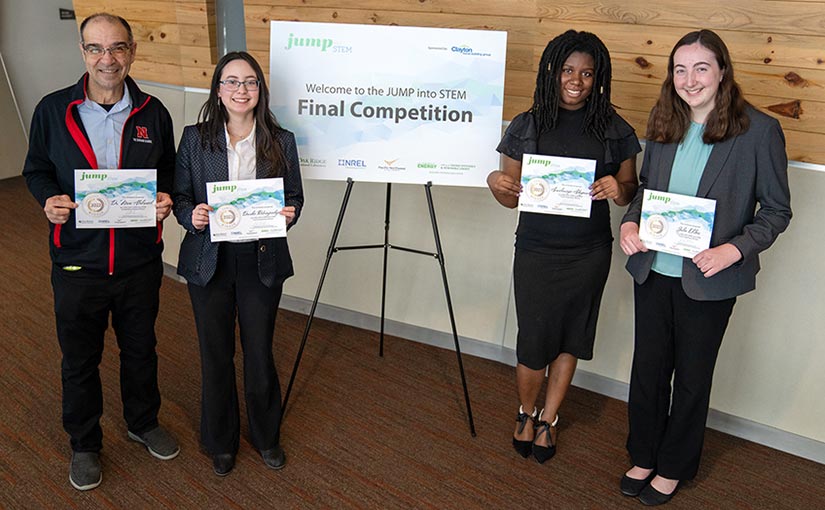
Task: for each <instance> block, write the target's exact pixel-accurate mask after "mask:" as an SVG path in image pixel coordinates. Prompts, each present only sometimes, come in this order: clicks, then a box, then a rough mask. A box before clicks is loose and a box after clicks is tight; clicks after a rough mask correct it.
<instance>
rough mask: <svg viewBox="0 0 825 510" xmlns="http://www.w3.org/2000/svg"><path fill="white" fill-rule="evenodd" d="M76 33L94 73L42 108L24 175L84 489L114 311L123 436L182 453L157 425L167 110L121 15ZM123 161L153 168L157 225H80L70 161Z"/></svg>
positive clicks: (90, 481)
mask: <svg viewBox="0 0 825 510" xmlns="http://www.w3.org/2000/svg"><path fill="white" fill-rule="evenodd" d="M80 39H81V42H80V50H81V52H82V54H83V60H84V62H85V64H86V71H87V72H86V73H85V74H84V75H83V76H82V77H81V78H80V80H79V81H78V82H77V83H76V84H75V85H72V86H71V87H68V88H65V89H63V90H59V91H57V92H54V93H52V94H49V95H47V96H46V97H44V98H43V99H42V100H41V101H40V103H39V104H38V105H37V108H36V109H35V112H34V116H33V118H32V125H31V130H30V136H29V152H28V155H27V157H26V162H25V165H24V168H23V175H24V176H25V177H26V183H27V184H28V187H29V190H30V191H31V193H32V195H34V197H35V198H36V199H37V200H38V201H39V202H40V204H41V205H42V206H43V210H44V211H45V213H46V217H47V218H48V220H49V222H50V224H49V227H50V235H49V240H50V254H51V258H52V275H51V281H52V288H53V290H54V309H55V316H56V324H57V338H58V341H59V343H60V349H61V351H62V354H63V359H62V363H61V379H62V385H63V428H64V429H65V430H66V432H67V433H68V434H69V436H70V442H71V448H72V459H71V463H70V469H69V481H70V482H71V484H72V486H73V487H74V488H76V489H78V490H89V489H93V488H95V487H97V486H98V485H100V482H101V481H102V472H101V466H100V456H99V453H100V450H101V448H102V446H103V444H102V440H103V431H102V429H101V427H100V417H101V415H102V414H103V393H102V388H101V381H100V373H99V370H98V365H99V364H100V360H101V356H102V353H103V338H104V333H105V331H106V329H107V327H108V322H109V316H110V314H111V322H112V327H113V329H114V331H115V335H116V337H117V343H118V347H119V348H120V390H121V398H122V401H123V416H124V418H125V420H126V425H127V427H128V429H127V434H128V437H129V438H130V439H132V440H134V441H137V442H139V443H142V444H143V445H145V447H146V448H147V450H148V451H149V453H151V454H152V455H153V456H154V457H157V458H159V459H163V460H169V459H172V458H174V457H175V456H177V454H178V452H179V451H180V449H179V447H178V444H177V442H176V441H175V440H174V439H173V438H172V436H170V435H169V433H168V432H167V431H166V430H165V429H163V428H162V427H160V426H159V425H158V418H157V417H158V410H159V409H160V393H159V392H158V384H157V354H156V352H155V345H156V343H157V340H156V337H155V319H156V318H157V314H158V303H159V290H160V284H161V279H162V277H163V262H162V260H161V251H162V250H163V243H162V241H161V227H162V222H163V220H164V218H166V216H168V215H169V212H170V210H171V206H172V200H171V198H170V196H169V192H170V190H171V188H172V178H173V175H174V168H175V147H174V135H173V131H172V119H171V117H170V116H169V112H168V111H167V110H166V108H165V107H164V106H163V105H162V104H161V102H160V101H159V100H158V99H157V98H155V97H152V96H149V95H147V94H145V93H144V92H142V91H141V90H140V89H139V88H138V87H137V85H136V84H135V82H134V81H133V80H132V79H131V78H130V77H129V76H128V75H129V68H130V66H131V64H132V62H134V60H135V50H136V49H137V44H136V43H135V41H134V38H133V36H132V30H131V28H130V27H129V24H128V23H127V22H126V20H124V19H123V18H121V17H119V16H113V15H111V14H107V13H99V14H94V15H92V16H89V17H88V18H86V19H85V20H84V21H83V23H82V24H81V25H80ZM121 168H135V169H156V170H157V201H156V204H157V205H156V216H157V226H155V227H150V228H121V229H114V228H110V229H106V228H100V229H77V228H76V226H75V217H74V210H75V209H76V208H77V206H78V205H77V204H76V203H75V202H74V199H75V189H74V170H76V169H121Z"/></svg>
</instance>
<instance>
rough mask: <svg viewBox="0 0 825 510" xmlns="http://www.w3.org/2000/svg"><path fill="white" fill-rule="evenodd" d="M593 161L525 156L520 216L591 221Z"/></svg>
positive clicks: (594, 169)
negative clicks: (585, 219)
mask: <svg viewBox="0 0 825 510" xmlns="http://www.w3.org/2000/svg"><path fill="white" fill-rule="evenodd" d="M595 177H596V160H593V159H577V158H564V157H561V156H538V155H536V154H525V155H524V159H523V160H522V163H521V189H522V191H521V195H519V200H518V209H519V211H522V212H534V213H543V214H558V215H561V216H577V217H581V218H589V217H590V206H591V205H592V204H593V201H592V199H591V198H590V186H591V185H592V184H593V179H594V178H595Z"/></svg>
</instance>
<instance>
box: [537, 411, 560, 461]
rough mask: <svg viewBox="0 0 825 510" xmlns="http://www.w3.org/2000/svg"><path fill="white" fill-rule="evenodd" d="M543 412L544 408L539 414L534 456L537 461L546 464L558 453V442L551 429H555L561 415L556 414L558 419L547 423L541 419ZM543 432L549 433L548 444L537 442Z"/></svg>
mask: <svg viewBox="0 0 825 510" xmlns="http://www.w3.org/2000/svg"><path fill="white" fill-rule="evenodd" d="M543 414H544V409H542V410H541V413H540V414H539V419H538V422H537V423H536V438H535V439H533V458H535V459H536V462H538V463H539V464H544V463H545V462H547V461H548V460H550V459H552V458H553V455H555V454H556V442H555V440H554V439H553V435H552V434H551V433H550V431H551V429H552V430H555V429H556V425H557V424H558V423H559V415H556V419H555V420H553V423H547V422H546V421H544V420H542V419H541V416H542V415H543ZM542 434H547V446H539V445H537V444H536V439H538V438H539V436H541V435H542Z"/></svg>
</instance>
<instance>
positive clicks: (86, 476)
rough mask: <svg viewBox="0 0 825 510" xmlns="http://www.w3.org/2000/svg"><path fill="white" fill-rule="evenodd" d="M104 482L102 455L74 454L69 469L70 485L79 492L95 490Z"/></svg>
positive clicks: (89, 453)
mask: <svg viewBox="0 0 825 510" xmlns="http://www.w3.org/2000/svg"><path fill="white" fill-rule="evenodd" d="M102 481H103V473H102V472H101V470H100V454H98V453H97V452H72V462H71V465H70V467H69V483H71V484H72V487H74V488H75V489H77V490H79V491H88V490H91V489H94V488H95V487H97V486H98V485H100V482H102Z"/></svg>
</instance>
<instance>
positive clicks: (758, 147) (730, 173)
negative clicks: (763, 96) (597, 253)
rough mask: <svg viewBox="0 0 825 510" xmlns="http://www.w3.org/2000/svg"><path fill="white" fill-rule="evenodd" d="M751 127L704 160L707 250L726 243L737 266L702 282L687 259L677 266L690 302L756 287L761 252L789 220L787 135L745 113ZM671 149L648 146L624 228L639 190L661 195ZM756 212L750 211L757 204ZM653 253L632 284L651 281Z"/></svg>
mask: <svg viewBox="0 0 825 510" xmlns="http://www.w3.org/2000/svg"><path fill="white" fill-rule="evenodd" d="M747 114H748V116H749V117H750V120H751V124H750V128H749V129H748V131H747V132H745V133H744V134H741V135H739V136H737V137H735V138H732V139H729V140H726V141H724V142H721V143H717V144H715V145H714V146H713V150H712V151H711V153H710V158H709V159H708V162H707V165H706V166H705V170H704V172H703V173H702V178H701V180H700V181H699V189H698V191H697V193H696V196H697V197H703V198H712V199H715V200H716V216H715V219H714V225H713V233H712V235H711V239H710V246H711V247H714V246H719V245H721V244H724V243H731V244H733V245H734V246H736V248H738V249H739V251H740V252H741V253H742V259H741V260H739V262H737V263H735V264H734V265H732V266H731V267H729V268H727V269H725V270H724V271H721V272H719V273H717V274H716V275H714V276H712V277H710V278H705V277H704V275H703V274H702V272H701V271H700V270H699V268H698V267H696V264H694V263H693V262H692V261H691V260H690V259H689V258H685V259H684V260H683V262H682V288H683V289H684V290H685V293H686V294H687V295H688V296H689V297H690V298H692V299H696V300H700V301H718V300H722V299H728V298H732V297H735V296H738V295H740V294H744V293H746V292H749V291H751V290H753V289H754V288H756V273H758V272H759V269H760V266H759V252H761V251H763V250H765V249H767V248H768V247H769V246H770V245H771V244H773V242H774V241H775V240H776V238H777V237H778V236H779V234H780V233H782V232H783V231H784V230H785V229H786V228H787V227H788V223H790V221H791V194H790V190H789V188H788V157H787V155H786V153H785V136H784V134H783V133H782V128H781V127H780V126H779V122H777V121H776V119H773V118H771V117H769V116H768V115H765V114H763V113H761V112H759V111H757V110H755V109H753V108H751V107H748V110H747ZM677 146H678V144H677V143H669V144H662V143H656V142H647V146H646V147H645V154H644V160H643V162H642V170H641V174H640V175H639V180H640V185H639V190H638V192H637V193H636V196H635V197H634V199H633V201H632V202H631V203H630V205H629V206H628V209H627V213H626V214H625V215H624V218H622V223H625V222H630V221H632V222H635V223H639V219H640V217H641V210H642V195H643V193H644V190H645V189H651V190H657V191H667V188H668V184H669V183H670V172H671V167H672V166H673V159H674V157H675V156H676V148H677ZM757 203H758V204H759V208H758V209H757V208H756V204H757ZM654 254H655V252H654V251H648V252H646V253H642V252H640V253H636V254H635V255H632V256H631V257H630V258H629V259H628V261H627V266H626V267H627V270H628V271H629V272H630V274H631V275H633V279H634V280H635V281H636V283H639V284H642V283H644V282H645V280H647V277H648V275H649V274H650V267H651V265H652V264H653V256H654Z"/></svg>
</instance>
